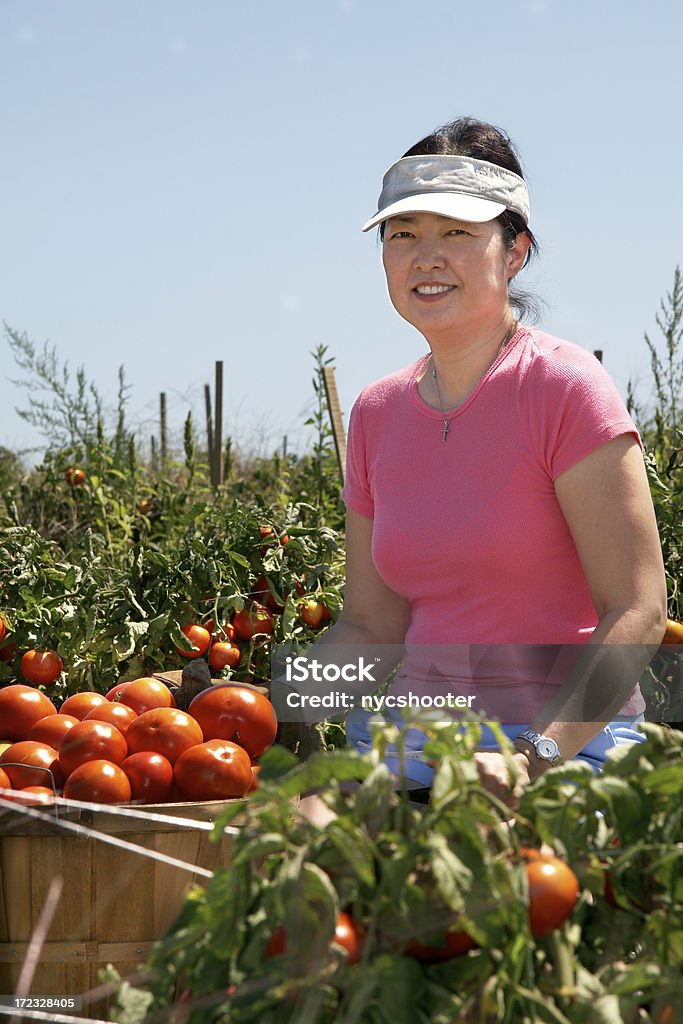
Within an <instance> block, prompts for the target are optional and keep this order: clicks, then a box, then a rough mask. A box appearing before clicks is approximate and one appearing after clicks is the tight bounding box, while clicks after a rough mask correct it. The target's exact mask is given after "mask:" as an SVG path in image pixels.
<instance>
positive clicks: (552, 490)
mask: <svg viewBox="0 0 683 1024" xmlns="http://www.w3.org/2000/svg"><path fill="white" fill-rule="evenodd" d="M377 225H379V228H380V235H381V239H382V255H383V264H384V269H385V273H386V279H387V285H388V290H389V295H390V297H391V301H392V303H393V305H394V306H395V308H396V310H397V311H398V313H399V314H400V315H401V316H402V317H403V318H404V319H405V320H407V321H408V322H409V323H410V324H412V325H413V326H414V327H415V328H416V330H417V331H419V332H420V333H421V334H422V335H423V336H424V338H425V340H426V342H427V346H428V348H429V352H428V354H427V355H425V356H423V357H422V358H421V359H419V360H418V361H417V362H416V363H414V364H413V365H412V366H409V367H408V368H406V369H404V370H400V371H398V372H397V373H393V374H391V375H390V376H388V377H386V378H384V379H383V380H381V381H379V382H377V383H375V384H372V385H370V386H369V387H368V388H366V389H365V390H364V391H363V393H362V394H361V396H360V397H359V399H358V400H357V402H356V404H355V406H354V408H353V411H352V414H351V417H350V424H349V439H348V462H347V480H346V484H345V487H344V491H343V497H344V500H345V502H346V505H347V510H348V519H347V584H346V591H345V600H344V608H343V612H342V614H341V616H340V620H339V622H338V623H337V624H336V626H335V627H334V629H333V630H331V631H330V632H329V634H328V635H327V636H326V637H325V638H324V640H323V642H326V643H333V644H339V643H361V642H366V643H373V644H375V643H376V644H404V643H405V645H406V657H405V661H404V663H403V666H402V668H401V670H400V671H399V673H398V676H397V680H396V682H395V684H394V688H393V691H392V692H394V693H397V694H400V693H403V694H404V695H405V694H407V693H408V692H409V691H410V692H413V691H417V692H419V693H422V694H423V695H425V694H428V693H441V694H442V695H443V694H445V693H446V692H450V693H452V694H456V695H460V697H461V698H464V697H465V696H467V695H469V697H471V698H472V700H471V701H470V706H471V707H473V708H474V709H475V710H477V711H484V712H485V713H486V714H487V715H489V716H494V717H496V718H498V719H500V720H501V721H502V722H504V723H506V732H507V733H508V735H509V736H510V737H511V738H512V739H513V740H514V744H515V747H516V749H517V753H516V754H515V755H514V757H515V761H516V763H517V768H518V782H517V787H516V792H515V793H513V794H511V792H510V780H509V777H508V772H507V768H506V765H505V761H504V759H503V756H502V755H501V754H500V753H498V752H496V751H495V750H482V751H481V752H480V753H478V754H477V755H476V756H477V764H478V769H479V771H480V774H481V777H482V779H483V781H484V783H485V784H486V785H487V787H489V788H490V789H491V790H492V791H493V792H495V793H497V794H498V795H500V796H503V797H504V798H506V799H512V800H514V799H515V797H516V795H518V792H519V788H520V787H521V786H523V785H524V784H526V783H528V781H529V780H532V779H534V778H535V777H537V776H538V775H539V773H541V772H543V771H544V770H546V769H547V768H548V767H549V766H550V765H551V764H556V763H559V762H560V761H561V760H567V759H570V758H573V757H575V756H576V755H579V756H581V752H584V755H585V756H586V757H587V758H588V759H589V760H590V759H591V756H592V757H593V762H594V763H599V761H600V760H601V759H604V751H605V749H606V748H607V747H609V746H610V745H613V744H614V742H617V741H618V739H619V731H620V727H623V726H624V725H625V726H626V727H627V728H626V732H625V733H624V735H625V736H626V738H629V739H637V738H638V736H637V733H635V732H633V731H632V730H630V729H628V726H633V725H635V724H636V723H637V722H638V721H639V720H642V712H643V710H644V706H645V705H644V701H643V699H642V696H641V694H640V691H639V689H638V687H637V680H638V678H639V676H640V674H641V673H642V670H643V668H644V667H645V665H646V664H647V663H648V661H649V660H650V658H651V657H652V654H653V653H654V651H655V650H656V648H657V646H658V645H659V642H660V640H661V638H662V636H663V633H664V629H665V620H666V589H665V579H664V567H663V562H662V555H661V548H660V544H659V537H658V532H657V525H656V521H655V516H654V511H653V507H652V502H651V498H650V493H649V487H648V482H647V478H646V473H645V469H644V463H643V458H642V450H641V446H640V440H639V437H638V433H637V430H636V428H635V426H634V424H633V422H632V421H631V418H630V417H629V415H628V413H627V410H626V408H625V407H624V404H623V402H622V401H621V398H620V397H619V395H618V392H617V391H616V388H615V387H614V385H613V383H612V382H611V380H610V378H609V377H608V375H607V373H606V372H605V371H604V370H603V368H602V366H601V365H600V363H599V362H598V361H597V360H596V359H595V358H594V357H593V355H591V354H590V353H588V352H587V351H586V350H584V349H581V348H579V347H578V346H575V345H572V344H570V343H569V342H565V341H562V340H559V339H557V338H553V337H551V336H550V335H548V334H545V333H543V332H541V331H539V330H535V329H533V328H531V327H529V326H526V325H525V324H524V323H523V322H518V321H517V319H516V315H519V313H518V311H519V309H520V300H519V298H517V299H516V298H515V295H514V293H512V294H511V285H512V282H513V281H514V279H515V277H516V275H517V274H518V273H519V271H520V270H521V269H522V268H523V267H524V266H525V265H526V263H527V262H528V260H529V258H530V256H531V255H532V254H534V252H535V250H536V242H535V239H534V237H533V234H532V232H531V230H530V228H529V197H528V192H527V188H526V185H525V182H524V178H523V175H522V170H521V167H520V164H519V161H518V159H517V157H516V155H515V152H514V149H513V146H512V144H511V142H510V140H509V139H508V137H507V136H506V135H505V134H504V133H503V132H501V131H500V130H498V129H496V128H494V127H492V126H491V125H488V124H485V123H482V122H478V121H474V120H472V119H465V118H463V119H459V120H456V121H454V122H452V123H450V124H448V125H446V126H445V127H443V128H441V129H438V130H437V131H435V132H434V133H432V134H431V135H429V136H427V137H426V138H425V139H423V140H422V141H421V142H419V143H418V144H417V145H416V146H414V147H413V148H412V149H410V150H408V152H407V153H406V154H405V156H404V157H403V158H401V159H400V160H399V161H398V162H397V163H396V164H394V165H393V166H392V167H391V168H390V170H389V171H388V172H387V174H386V175H385V178H384V187H383V190H382V194H381V196H380V200H379V205H378V211H377V213H376V214H375V215H374V216H373V217H372V218H371V219H370V220H369V221H368V223H367V224H365V226H364V230H369V229H370V228H372V227H374V226H377ZM521 311H522V313H524V311H525V304H524V300H522V302H521ZM378 609H380V610H381V614H380V613H378ZM538 645H542V646H540V647H539V646H538ZM610 723H613V724H612V725H610ZM347 731H348V735H349V738H350V740H351V741H352V742H355V743H358V744H359V745H361V746H362V745H363V743H364V742H366V741H367V739H368V735H367V714H365V713H363V712H353V713H352V714H351V715H350V716H349V719H348V722H347ZM522 734H523V735H522ZM413 782H414V784H416V785H422V786H426V785H428V783H429V769H428V767H427V766H426V765H425V764H424V763H420V762H419V758H418V764H417V768H416V770H415V771H414V772H413Z"/></svg>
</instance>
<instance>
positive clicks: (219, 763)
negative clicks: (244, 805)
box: [173, 739, 251, 800]
mask: <svg viewBox="0 0 683 1024" xmlns="http://www.w3.org/2000/svg"><path fill="white" fill-rule="evenodd" d="M173 779H174V781H175V783H176V785H178V786H179V787H180V789H181V790H182V792H183V793H184V794H185V796H186V797H187V798H188V799H190V800H226V799H228V798H231V797H240V796H244V794H245V793H246V792H247V790H248V789H249V786H250V784H251V761H250V760H249V755H248V754H247V752H246V750H244V749H243V748H242V747H239V746H238V745H237V744H236V743H231V742H230V741H229V740H219V739H212V740H208V741H207V742H205V743H198V744H196V745H195V746H193V747H189V748H188V749H187V750H186V751H184V753H182V754H181V755H180V757H179V758H178V760H177V761H176V763H175V765H174V768H173Z"/></svg>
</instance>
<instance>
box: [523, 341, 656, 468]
mask: <svg viewBox="0 0 683 1024" xmlns="http://www.w3.org/2000/svg"><path fill="white" fill-rule="evenodd" d="M589 360H590V361H589ZM546 385H547V386H546V389H545V396H544V397H545V401H544V402H543V403H541V405H542V408H543V409H544V414H545V418H546V423H545V424H544V427H545V429H544V430H543V433H542V436H543V437H544V441H545V451H544V460H545V463H546V465H547V467H548V471H549V473H550V476H551V477H552V479H553V480H556V479H557V477H558V476H560V475H561V474H562V473H564V472H565V471H566V470H568V469H570V468H571V467H572V466H573V465H575V464H576V463H577V462H580V461H581V459H583V458H585V457H586V456H587V455H590V454H591V452H593V451H596V450H597V449H598V448H600V447H601V446H602V445H604V444H607V442H608V441H612V440H613V439H614V438H615V437H619V436H620V435H622V434H631V435H632V436H633V437H634V438H635V440H636V441H637V442H638V444H639V445H640V447H641V448H642V441H641V439H640V435H639V433H638V428H637V427H636V425H635V423H634V422H633V420H632V419H631V416H630V415H629V413H628V410H627V408H626V405H625V404H624V401H623V399H622V397H621V395H620V394H619V392H618V390H617V388H616V385H615V384H614V381H613V380H612V378H611V377H610V376H609V374H608V373H607V371H606V370H605V369H604V367H603V366H602V365H601V364H600V363H599V362H598V360H597V359H595V357H594V356H592V355H589V354H588V353H586V359H585V360H581V362H578V363H574V362H572V363H569V362H559V363H558V364H556V365H555V367H554V369H553V373H552V376H551V377H550V379H548V380H547V382H546Z"/></svg>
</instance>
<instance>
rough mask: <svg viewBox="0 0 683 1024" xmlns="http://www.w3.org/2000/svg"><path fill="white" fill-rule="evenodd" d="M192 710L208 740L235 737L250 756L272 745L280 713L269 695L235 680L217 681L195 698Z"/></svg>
mask: <svg viewBox="0 0 683 1024" xmlns="http://www.w3.org/2000/svg"><path fill="white" fill-rule="evenodd" d="M188 711H189V713H190V714H191V715H192V717H193V718H196V719H197V721H198V722H199V724H200V726H201V728H202V732H203V733H204V739H205V740H213V739H222V740H233V741H234V742H235V743H239V745H240V746H241V747H244V749H245V750H246V751H247V753H248V754H249V756H250V757H253V758H255V757H260V756H261V754H262V753H263V751H264V750H267V749H268V747H270V746H272V744H273V742H274V740H275V734H276V733H277V716H276V714H275V709H274V708H273V705H272V704H271V703H270V701H269V700H268V698H267V697H264V696H263V694H262V693H259V692H258V690H251V689H249V687H247V686H240V685H239V684H235V683H215V684H214V685H213V686H210V687H209V689H208V690H202V692H201V693H198V694H197V696H196V697H195V698H194V700H193V701H192V702H191V704H190V706H189V708H188Z"/></svg>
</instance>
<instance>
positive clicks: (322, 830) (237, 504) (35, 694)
mask: <svg viewBox="0 0 683 1024" xmlns="http://www.w3.org/2000/svg"><path fill="white" fill-rule="evenodd" d="M658 324H659V326H660V328H661V331H662V334H663V337H664V340H665V354H664V355H663V356H662V355H660V353H659V349H658V348H657V346H655V345H654V344H653V343H651V342H650V341H649V339H647V342H648V345H650V352H651V357H652V370H653V380H654V384H655V404H654V407H652V406H651V405H650V406H643V407H642V408H641V407H640V406H639V404H638V401H637V399H636V396H635V395H634V394H631V395H630V397H629V402H630V406H631V409H632V411H633V414H634V416H635V417H636V419H637V421H638V424H639V426H640V428H641V433H642V436H643V439H644V442H645V448H646V452H645V458H646V463H647V468H648V472H649V475H650V481H651V487H652V495H653V500H654V502H655V508H656V512H657V517H658V523H659V528H660V535H661V540H662V549H663V552H664V557H665V564H666V573H667V587H668V599H669V616H670V620H671V622H670V628H669V631H668V634H667V640H668V644H667V646H666V647H662V650H661V652H660V654H659V655H658V656H657V657H656V658H655V660H654V661H653V663H652V665H651V666H650V668H649V669H648V670H647V672H646V673H645V676H644V678H643V680H642V681H641V685H642V688H643V690H644V693H645V695H646V699H647V702H648V708H649V715H650V717H651V718H652V719H656V720H657V721H663V722H664V723H666V724H665V725H655V724H649V725H648V726H647V727H646V732H647V741H646V742H645V743H644V744H642V745H638V746H637V747H634V748H629V749H625V750H624V749H622V750H620V751H619V756H618V757H615V758H614V759H613V760H611V761H610V762H609V764H608V766H607V768H606V769H605V771H604V772H603V774H602V775H601V776H597V777H596V776H594V775H593V774H592V772H591V771H590V770H589V769H587V767H586V766H583V767H582V766H581V765H578V764H572V765H571V766H570V767H569V768H567V767H562V768H561V769H555V770H553V771H550V772H548V773H547V774H546V775H545V776H544V777H543V778H542V779H540V780H539V781H538V782H536V783H535V784H534V785H532V786H531V787H530V788H529V789H528V790H527V791H526V793H525V795H524V797H523V800H522V803H521V806H520V807H519V809H518V810H517V811H515V812H514V813H513V812H511V811H510V810H509V808H507V807H506V806H504V805H503V804H501V803H500V802H498V801H497V800H496V799H495V798H493V797H492V796H490V795H489V794H487V793H486V791H485V790H483V789H482V787H481V785H480V784H479V780H478V776H477V773H476V770H475V769H474V765H473V760H472V752H473V750H474V749H475V747H476V744H477V741H478V737H479V729H480V724H479V723H478V722H477V721H476V720H473V721H471V722H469V723H468V724H466V726H465V727H464V728H457V729H456V728H455V727H454V726H450V727H447V726H443V725H436V724H434V723H432V722H429V721H422V722H419V723H413V724H419V725H420V726H421V727H422V728H425V729H427V730H428V732H429V735H430V748H429V749H430V754H431V756H432V757H433V758H434V761H435V763H436V764H437V765H438V773H437V778H436V782H435V784H434V788H433V792H432V798H431V802H430V803H429V804H428V805H425V806H423V807H419V808H418V807H416V806H414V805H412V804H411V803H410V802H409V801H408V799H407V797H406V795H405V794H402V793H400V792H399V793H397V792H396V791H395V782H394V780H393V779H392V777H391V776H390V774H389V773H388V771H387V769H386V767H385V765H384V763H383V753H384V752H385V750H386V746H387V744H388V743H390V742H391V743H398V745H399V747H400V745H401V743H402V742H403V738H404V737H403V734H400V733H397V732H396V730H395V729H394V728H393V727H390V726H386V727H384V728H383V729H380V728H379V727H378V729H377V732H376V735H375V739H374V749H373V752H372V753H370V754H367V755H364V756H361V755H360V754H358V753H356V752H355V751H352V750H350V749H349V748H347V747H346V746H345V738H344V730H343V725H342V724H341V723H340V722H339V721H328V722H324V723H321V724H319V725H317V726H306V727H304V726H299V725H296V724H291V723H287V724H280V725H279V726H278V724H277V722H274V721H273V720H272V719H271V718H270V717H269V715H268V714H267V713H266V712H265V711H263V708H264V707H266V706H269V702H268V699H267V698H268V692H269V682H270V663H271V662H270V659H271V652H272V650H273V645H274V644H276V643H280V642H287V643H290V644H292V645H294V647H295V648H296V647H297V646H298V647H300V648H301V649H302V650H303V649H305V648H306V646H307V645H308V644H309V643H310V642H311V641H312V640H314V639H315V638H316V637H317V636H319V635H320V634H321V633H322V632H323V631H324V630H325V628H326V627H327V625H328V624H329V623H330V622H332V621H334V619H335V618H336V616H337V615H338V614H339V610H340V608H341V604H342V598H343V585H344V548H343V544H344V538H343V508H342V504H341V500H340V494H339V491H340V488H339V479H338V470H337V465H336V455H335V451H334V447H333V444H332V436H331V431H330V427H329V425H328V420H327V413H326V409H325V405H324V399H323V385H322V372H323V368H324V367H325V366H326V365H328V364H329V362H330V360H329V359H328V358H327V357H326V353H325V350H324V348H320V349H318V350H317V351H316V353H315V371H314V380H313V384H314V391H315V396H316V401H317V405H316V409H315V412H314V414H313V416H312V420H311V422H312V425H313V427H314V428H315V431H316V439H315V443H314V446H313V449H312V451H311V452H310V453H308V454H306V455H301V456H299V455H295V454H289V455H283V454H280V453H275V454H274V455H273V456H272V458H270V459H243V458H241V457H240V454H239V452H236V451H234V450H233V448H232V446H231V445H230V444H229V443H228V445H227V446H226V450H225V453H224V481H223V483H222V484H221V485H220V486H218V487H216V486H215V481H213V482H212V476H211V473H210V471H209V461H210V459H209V453H208V451H207V448H206V446H205V444H204V443H203V441H202V440H201V439H200V437H199V436H198V433H197V429H196V427H195V424H194V423H193V420H192V417H191V416H189V417H188V419H187V421H186V422H185V426H184V443H183V450H182V452H178V453H175V454H174V453H170V454H167V455H166V457H165V458H164V459H161V458H160V456H159V451H158V450H156V449H155V451H154V452H152V453H150V454H148V455H147V456H144V455H143V454H142V453H141V450H140V447H139V442H138V438H137V436H136V433H135V431H134V430H133V429H132V428H129V426H128V425H127V421H126V387H125V383H124V380H123V376H122V377H121V387H120V392H119V405H118V409H117V413H116V415H115V417H114V423H113V426H112V427H108V426H107V423H106V422H105V420H106V418H105V416H104V414H103V412H102V403H101V401H100V400H99V396H98V395H97V392H96V391H95V390H94V389H93V388H92V387H91V386H89V385H88V382H87V380H86V379H85V376H84V373H83V372H82V371H81V372H79V374H77V375H76V378H75V380H74V381H73V383H72V382H71V381H70V379H69V376H68V374H67V373H66V371H65V370H64V371H62V370H61V368H60V367H59V365H58V362H57V360H56V356H55V354H54V352H49V351H44V352H43V353H42V354H41V353H40V352H38V351H37V350H36V349H35V347H34V346H33V345H32V344H31V343H30V342H29V341H28V339H26V338H25V336H23V335H19V334H17V333H16V332H9V336H10V342H11V344H12V347H13V350H14V353H15V357H16V359H17V361H18V363H19V365H20V366H21V368H22V369H23V371H24V372H25V373H27V374H28V375H29V377H30V378H32V379H33V381H34V383H35V385H36V387H37V388H38V389H39V390H41V391H42V393H43V394H46V395H47V398H45V399H44V400H41V401H38V400H36V399H35V398H34V399H33V400H32V401H31V403H30V405H29V408H28V410H27V418H29V419H30V420H31V422H32V423H33V424H34V425H35V426H38V427H39V428H40V429H42V430H43V433H44V436H45V439H46V450H45V452H44V455H43V459H42V461H41V462H40V464H39V465H37V466H36V467H35V468H33V469H31V470H30V471H26V470H25V469H24V468H23V467H22V465H21V460H20V458H19V457H18V456H16V455H14V454H13V453H10V452H0V481H1V483H2V487H3V507H2V510H1V511H0V786H2V785H3V784H4V785H5V786H7V787H8V788H9V792H10V794H11V797H12V799H13V800H15V801H16V800H18V801H19V803H17V804H16V806H18V807H20V806H22V804H21V801H22V800H26V799H28V797H27V794H26V793H23V794H22V792H21V791H22V790H26V789H28V788H29V787H31V788H34V787H37V788H38V790H40V789H43V790H44V786H42V785H41V783H42V782H43V781H44V775H41V773H40V769H41V768H45V767H49V768H51V770H52V771H53V774H54V778H55V783H56V784H57V786H58V788H61V786H60V783H63V786H64V789H63V792H64V795H65V796H66V797H71V798H73V799H85V800H94V801H96V802H102V803H107V804H117V803H125V802H127V801H128V800H130V799H133V800H139V801H142V802H145V803H150V804H163V803H166V802H173V801H187V802H191V801H206V800H212V799H220V800H229V799H230V798H233V797H237V798H240V799H237V800H234V801H232V802H231V803H230V804H229V805H228V809H227V810H226V811H225V813H224V814H223V817H222V819H221V822H219V824H218V826H217V828H218V829H220V827H221V825H223V826H224V825H227V824H229V823H230V822H234V821H237V820H239V826H240V827H239V834H238V836H237V838H236V840H235V846H234V856H233V858H232V865H231V867H230V868H229V869H227V870H219V871H217V872H216V873H215V875H214V878H213V879H212V880H211V882H210V883H209V885H208V886H207V887H206V888H205V889H200V888H197V889H196V890H193V892H192V893H191V894H190V896H189V897H188V899H187V901H186V903H185V905H184V907H183V910H182V912H181V914H180V916H179V918H178V920H177V921H176V923H175V925H174V926H173V928H172V929H171V930H170V932H169V933H168V934H167V935H166V936H165V937H164V938H163V940H162V941H161V942H160V944H159V945H158V947H157V948H156V950H155V952H154V953H153V955H152V958H151V960H150V963H149V973H148V975H147V976H145V978H143V980H142V981H138V982H136V983H135V984H129V983H128V982H125V981H124V982H123V983H120V982H119V981H118V980H115V985H116V988H117V990H118V1001H119V1006H118V1019H119V1020H120V1021H121V1022H122V1024H157V1022H158V1024H161V1022H166V1024H223V1022H226V1024H227V1022H233V1021H234V1022H236V1024H252V1022H254V1024H255V1022H256V1021H259V1022H262V1024H285V1022H292V1024H326V1022H328V1021H329V1022H332V1021H335V1022H341V1024H343V1022H348V1024H351V1022H356V1021H357V1022H362V1024H390V1022H399V1024H400V1022H403V1021H405V1022H408V1021H410V1022H411V1024H412V1022H414V1021H417V1022H424V1024H427V1022H435V1024H455V1022H463V1024H470V1022H471V1024H475V1022H487V1024H536V1022H545V1021H548V1022H555V1024H590V1022H596V1024H674V1022H676V1021H683V996H682V995H681V993H682V992H683V874H682V871H681V856H682V854H683V809H682V806H681V801H680V793H681V791H682V789H683V732H681V731H679V728H678V727H679V726H682V725H683V703H682V694H683V670H682V667H681V655H680V651H679V650H678V647H679V646H683V626H680V625H676V623H677V622H679V623H680V620H681V619H682V618H683V593H682V592H681V555H682V553H683V421H682V417H683V413H682V411H681V410H682V409H683V351H682V350H681V338H682V337H683V327H682V324H683V286H682V282H681V275H680V273H679V272H678V271H677V272H676V275H675V279H674V288H673V291H672V292H671V294H669V295H668V296H667V298H666V300H665V302H663V304H662V310H661V314H660V316H659V318H658ZM29 393H30V394H31V393H32V392H29ZM226 683H227V684H230V685H229V686H225V685H221V684H226ZM242 694H246V696H241V695H242ZM249 694H252V695H253V699H252V697H250V696H249ZM240 700H241V701H243V703H244V704H245V706H246V705H250V708H251V710H249V712H248V713H246V712H245V713H244V715H243V716H242V717H241V718H240V717H239V716H240V714H242V710H243V709H241V708H239V707H237V706H236V705H237V704H238V703H239V701H240ZM259 701H260V702H264V703H262V704H258V702H259ZM256 704H258V707H260V708H261V711H260V712H259V713H257V714H255V713H254V711H253V706H254V705H256ZM271 710H272V709H271ZM217 722H220V725H218V726H217V725H216V723H217ZM236 723H237V724H236ZM233 741H234V742H233ZM273 741H275V742H273ZM233 748H235V749H233ZM17 762H18V764H17ZM103 766H110V767H106V768H105V767H103ZM112 768H113V769H115V770H114V771H112ZM48 790H49V788H48ZM309 792H317V793H318V794H319V795H320V797H321V799H322V800H323V801H324V802H325V803H326V804H327V805H328V807H329V808H330V810H331V811H332V812H333V814H330V816H329V820H324V821H323V822H321V823H318V824H315V823H313V822H312V821H310V820H308V819H307V818H305V817H304V816H302V815H301V814H300V813H299V812H298V809H297V808H298V802H299V799H300V797H301V794H305V793H309ZM247 794H248V795H247ZM242 798H244V799H242ZM34 799H35V800H37V801H49V800H51V799H52V793H51V792H50V791H48V792H45V791H43V792H36V793H35V794H34ZM112 977H115V975H114V974H112Z"/></svg>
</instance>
